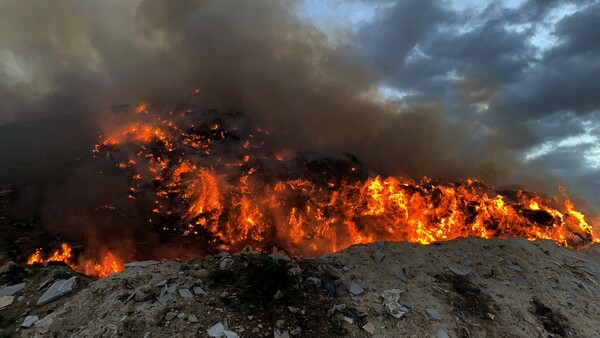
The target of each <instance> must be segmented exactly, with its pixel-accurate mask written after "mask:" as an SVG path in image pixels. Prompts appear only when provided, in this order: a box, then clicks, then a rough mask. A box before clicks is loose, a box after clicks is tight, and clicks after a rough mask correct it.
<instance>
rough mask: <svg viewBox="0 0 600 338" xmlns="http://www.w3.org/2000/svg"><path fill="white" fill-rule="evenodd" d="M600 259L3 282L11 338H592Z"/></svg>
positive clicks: (224, 263)
mask: <svg viewBox="0 0 600 338" xmlns="http://www.w3.org/2000/svg"><path fill="white" fill-rule="evenodd" d="M599 266H600V246H598V245H592V246H590V247H589V248H587V249H585V250H581V251H574V250H570V249H566V248H564V247H560V246H559V245H557V244H556V243H555V242H553V241H548V240H542V241H526V240H523V239H508V240H499V239H481V238H476V237H468V238H459V239H456V240H452V241H447V242H438V243H434V244H432V245H420V244H415V243H407V242H398V243H393V242H383V241H378V242H376V243H372V244H368V245H355V246H352V247H350V248H348V249H346V250H343V251H340V252H338V253H334V254H327V255H324V256H321V257H314V258H303V259H291V258H289V257H288V256H287V255H286V254H285V253H284V252H282V251H279V252H277V251H275V252H272V253H261V252H256V251H253V250H252V249H251V248H249V247H248V248H246V249H245V250H243V251H241V252H238V253H234V254H230V253H227V252H223V253H221V254H219V255H214V256H207V257H204V258H197V259H193V260H189V261H180V260H168V261H162V262H157V261H145V262H136V263H130V264H127V265H126V269H125V271H123V272H122V273H113V274H111V275H110V276H109V277H107V278H103V279H98V280H93V279H91V278H89V277H86V276H85V275H82V274H79V273H77V272H75V271H73V270H71V269H70V268H69V267H68V266H66V265H65V264H62V263H49V264H35V265H32V266H20V265H16V264H14V263H8V264H5V265H4V266H2V267H1V268H0V308H1V310H0V328H1V329H0V336H1V337H145V338H150V337H191V336H197V337H227V338H231V337H275V338H277V337H290V338H291V337H400V336H402V337H548V336H552V337H594V336H600V302H599V299H598V298H599V297H598V295H599V294H600V285H599V284H598V274H599V272H598V267H599Z"/></svg>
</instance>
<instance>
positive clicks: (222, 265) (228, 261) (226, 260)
mask: <svg viewBox="0 0 600 338" xmlns="http://www.w3.org/2000/svg"><path fill="white" fill-rule="evenodd" d="M232 264H233V259H231V258H224V259H223V260H222V261H221V263H220V264H219V268H221V270H227V269H229V268H230V267H231V265H232Z"/></svg>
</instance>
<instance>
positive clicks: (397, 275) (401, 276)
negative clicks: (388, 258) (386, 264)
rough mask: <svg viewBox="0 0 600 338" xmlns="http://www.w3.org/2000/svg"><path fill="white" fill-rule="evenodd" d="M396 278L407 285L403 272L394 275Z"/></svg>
mask: <svg viewBox="0 0 600 338" xmlns="http://www.w3.org/2000/svg"><path fill="white" fill-rule="evenodd" d="M395 275H396V277H398V279H400V280H401V281H403V282H404V283H408V279H407V278H406V276H405V275H404V272H402V271H398V272H396V273H395Z"/></svg>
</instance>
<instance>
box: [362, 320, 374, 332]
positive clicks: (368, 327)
mask: <svg viewBox="0 0 600 338" xmlns="http://www.w3.org/2000/svg"><path fill="white" fill-rule="evenodd" d="M362 329H363V330H365V331H367V332H368V333H369V334H371V335H374V334H375V325H373V323H371V322H367V323H366V324H365V325H363V326H362Z"/></svg>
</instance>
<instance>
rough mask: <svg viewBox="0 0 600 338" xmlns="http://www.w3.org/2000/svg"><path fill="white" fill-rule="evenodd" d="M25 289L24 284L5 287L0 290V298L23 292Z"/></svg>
mask: <svg viewBox="0 0 600 338" xmlns="http://www.w3.org/2000/svg"><path fill="white" fill-rule="evenodd" d="M24 288H25V283H20V284H15V285H11V286H7V287H5V288H3V289H0V297H4V296H12V295H14V294H15V293H17V292H19V291H21V290H23V289H24Z"/></svg>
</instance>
